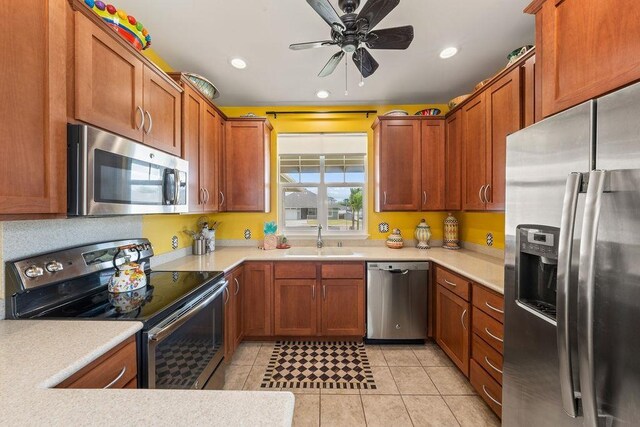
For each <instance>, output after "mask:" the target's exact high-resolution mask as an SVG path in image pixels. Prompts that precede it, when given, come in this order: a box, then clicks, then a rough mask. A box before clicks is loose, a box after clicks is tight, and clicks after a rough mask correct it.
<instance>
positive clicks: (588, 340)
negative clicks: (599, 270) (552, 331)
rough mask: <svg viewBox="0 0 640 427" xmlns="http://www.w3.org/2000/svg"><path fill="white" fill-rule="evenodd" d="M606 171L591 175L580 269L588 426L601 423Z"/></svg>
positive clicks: (582, 368) (581, 360)
mask: <svg viewBox="0 0 640 427" xmlns="http://www.w3.org/2000/svg"><path fill="white" fill-rule="evenodd" d="M606 176H607V175H606V172H605V171H602V170H593V171H591V173H590V174H589V188H588V189H587V201H586V206H585V210H584V223H583V228H582V238H581V246H580V271H579V272H578V363H579V371H580V390H581V393H582V412H583V415H584V425H585V426H587V427H592V426H597V425H598V403H597V397H596V388H595V365H594V362H595V361H594V346H593V323H594V310H595V306H594V302H595V295H594V294H595V279H596V275H595V273H596V272H595V267H594V265H595V252H596V242H597V236H598V223H599V220H600V209H601V207H602V194H603V193H604V185H605V179H606Z"/></svg>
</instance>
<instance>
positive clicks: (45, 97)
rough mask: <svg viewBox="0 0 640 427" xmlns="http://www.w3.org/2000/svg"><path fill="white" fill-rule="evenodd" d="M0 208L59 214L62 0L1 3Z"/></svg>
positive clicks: (62, 204)
mask: <svg viewBox="0 0 640 427" xmlns="http://www.w3.org/2000/svg"><path fill="white" fill-rule="evenodd" d="M3 8H4V11H5V12H6V13H8V14H9V16H11V19H10V20H8V21H7V22H4V23H3V25H2V30H0V43H1V44H2V46H4V49H3V52H2V55H1V56H0V70H2V80H3V83H2V84H1V85H0V99H2V102H1V103H0V116H1V117H2V119H0V133H1V134H2V140H3V141H2V143H1V144H0V159H2V167H0V215H2V214H64V213H66V211H67V201H66V194H67V192H66V188H67V187H66V185H67V184H66V173H67V169H66V166H65V165H66V158H67V110H66V101H67V93H66V84H65V83H66V80H67V74H66V73H67V71H66V64H67V56H66V53H67V50H66V43H67V30H66V25H67V11H68V8H69V4H68V2H67V1H65V0H49V1H46V2H43V1H40V0H27V1H19V2H18V1H12V2H5V3H4V4H3Z"/></svg>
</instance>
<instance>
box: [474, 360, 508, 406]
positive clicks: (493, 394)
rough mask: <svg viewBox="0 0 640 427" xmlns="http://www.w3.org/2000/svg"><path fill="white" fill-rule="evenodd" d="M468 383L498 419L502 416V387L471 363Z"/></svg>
mask: <svg viewBox="0 0 640 427" xmlns="http://www.w3.org/2000/svg"><path fill="white" fill-rule="evenodd" d="M469 379H470V381H471V385H473V388H475V389H476V391H477V392H478V394H479V395H480V397H482V399H483V400H484V401H485V402H487V404H488V405H489V407H490V408H491V410H492V411H493V412H495V413H496V415H498V416H499V417H501V416H502V386H500V384H498V382H497V381H496V380H494V379H493V378H491V376H490V375H489V374H487V372H486V371H485V370H484V369H482V368H481V367H480V365H478V364H477V363H476V361H475V360H472V361H471V374H470V378H469Z"/></svg>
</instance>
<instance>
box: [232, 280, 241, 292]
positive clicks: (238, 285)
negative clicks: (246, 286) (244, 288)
mask: <svg viewBox="0 0 640 427" xmlns="http://www.w3.org/2000/svg"><path fill="white" fill-rule="evenodd" d="M233 280H234V281H235V282H236V291H235V292H234V293H233V294H234V295H238V292H240V282H239V281H238V278H237V277H234V278H233Z"/></svg>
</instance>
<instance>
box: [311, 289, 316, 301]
mask: <svg viewBox="0 0 640 427" xmlns="http://www.w3.org/2000/svg"><path fill="white" fill-rule="evenodd" d="M311 298H313V299H314V300H315V299H316V285H313V286H312V287H311Z"/></svg>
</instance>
